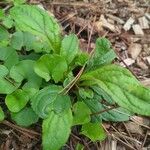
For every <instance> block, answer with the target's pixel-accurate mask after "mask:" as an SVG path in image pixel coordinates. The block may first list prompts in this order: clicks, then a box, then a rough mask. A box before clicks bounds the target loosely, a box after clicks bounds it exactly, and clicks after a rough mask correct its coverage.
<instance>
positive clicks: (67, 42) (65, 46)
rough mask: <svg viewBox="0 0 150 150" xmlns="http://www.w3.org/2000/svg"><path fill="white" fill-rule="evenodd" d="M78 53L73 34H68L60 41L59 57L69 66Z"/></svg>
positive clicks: (77, 43)
mask: <svg viewBox="0 0 150 150" xmlns="http://www.w3.org/2000/svg"><path fill="white" fill-rule="evenodd" d="M78 51H79V41H78V37H77V36H76V35H75V34H70V35H68V36H66V37H65V38H64V39H63V40H62V45H61V50H60V55H61V56H63V57H64V58H65V59H66V60H67V63H68V64H70V63H71V62H72V61H73V59H74V58H75V57H76V55H77V54H78Z"/></svg>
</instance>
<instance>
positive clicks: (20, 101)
mask: <svg viewBox="0 0 150 150" xmlns="http://www.w3.org/2000/svg"><path fill="white" fill-rule="evenodd" d="M28 101H29V96H28V93H27V92H25V91H23V90H21V89H17V90H16V91H15V92H13V93H11V94H9V95H7V96H6V98H5V103H6V105H7V107H8V109H9V110H10V111H11V112H19V111H20V110H21V109H22V108H24V107H25V106H26V104H27V102H28Z"/></svg>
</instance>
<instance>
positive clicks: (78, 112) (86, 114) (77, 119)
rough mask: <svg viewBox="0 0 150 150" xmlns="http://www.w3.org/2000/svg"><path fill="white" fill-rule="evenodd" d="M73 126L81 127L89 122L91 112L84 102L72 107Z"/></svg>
mask: <svg viewBox="0 0 150 150" xmlns="http://www.w3.org/2000/svg"><path fill="white" fill-rule="evenodd" d="M73 113H74V116H73V125H81V124H85V123H88V122H90V120H91V117H90V114H91V111H90V109H89V108H88V106H87V105H86V104H85V103H84V102H77V103H75V104H74V105H73Z"/></svg>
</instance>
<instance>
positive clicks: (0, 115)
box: [0, 106, 5, 122]
mask: <svg viewBox="0 0 150 150" xmlns="http://www.w3.org/2000/svg"><path fill="white" fill-rule="evenodd" d="M4 118H5V114H4V112H3V109H2V107H1V106H0V122H1V121H3V120H4Z"/></svg>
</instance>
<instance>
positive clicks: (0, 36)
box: [0, 25, 9, 41]
mask: <svg viewBox="0 0 150 150" xmlns="http://www.w3.org/2000/svg"><path fill="white" fill-rule="evenodd" d="M2 40H9V33H8V31H7V30H6V29H5V28H4V27H3V26H1V25H0V41H2Z"/></svg>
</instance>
